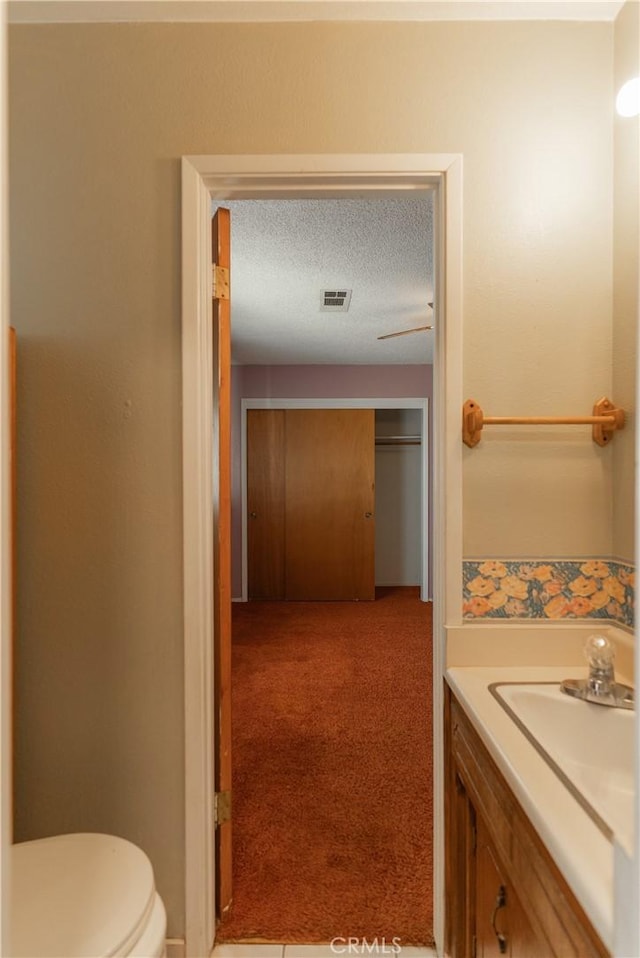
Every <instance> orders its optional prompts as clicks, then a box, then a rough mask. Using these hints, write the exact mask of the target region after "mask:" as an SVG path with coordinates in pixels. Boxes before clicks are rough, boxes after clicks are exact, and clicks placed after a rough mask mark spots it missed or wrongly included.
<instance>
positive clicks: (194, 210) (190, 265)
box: [182, 153, 462, 958]
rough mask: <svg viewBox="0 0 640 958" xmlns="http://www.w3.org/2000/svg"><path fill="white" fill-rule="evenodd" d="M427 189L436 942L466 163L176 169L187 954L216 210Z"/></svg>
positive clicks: (264, 162) (453, 581) (209, 917)
mask: <svg viewBox="0 0 640 958" xmlns="http://www.w3.org/2000/svg"><path fill="white" fill-rule="evenodd" d="M421 189H431V190H435V198H436V202H435V226H436V247H437V248H436V256H435V262H436V289H435V297H436V316H438V325H437V328H436V330H435V339H436V348H435V364H434V429H433V434H434V446H433V448H434V464H435V469H434V476H433V479H434V488H433V493H434V496H433V508H434V535H433V549H434V687H433V710H434V711H433V734H434V934H435V938H436V944H437V947H438V950H439V952H440V953H442V947H443V937H444V829H443V823H444V787H443V782H444V775H443V752H444V750H443V716H442V703H443V688H442V676H443V673H444V667H445V659H444V657H445V626H452V625H458V624H460V622H461V605H462V602H461V595H462V509H461V506H462V448H461V446H462V444H461V442H460V415H461V414H460V410H461V407H462V157H461V156H460V155H459V154H362V155H361V154H339V155H336V154H325V153H321V154H316V155H276V154H273V155H239V156H188V157H183V158H182V399H183V527H184V532H183V549H184V552H183V567H184V681H185V926H186V927H185V933H186V955H187V956H193V958H196V956H203V955H208V954H209V950H210V948H211V946H212V944H213V941H214V936H215V914H214V900H215V888H214V882H215V869H214V861H213V824H212V821H213V772H214V769H213V754H214V748H213V746H214V741H213V692H212V690H213V654H212V653H213V649H212V638H211V637H212V634H213V631H212V630H213V625H212V623H213V595H212V585H211V583H212V582H213V534H212V529H213V510H214V501H215V496H216V488H217V482H216V469H215V462H214V445H213V441H212V439H213V433H214V429H215V426H216V423H215V416H214V410H213V409H212V403H211V396H212V362H211V357H212V339H211V228H210V227H211V200H212V198H213V199H216V200H218V201H221V202H222V201H224V200H228V199H252V198H254V199H257V198H277V197H279V198H284V197H289V198H305V197H322V196H326V197H333V198H335V197H337V196H365V195H371V194H372V193H378V194H380V195H382V194H385V195H393V194H395V193H396V192H397V191H405V192H411V191H414V192H415V191H416V190H421Z"/></svg>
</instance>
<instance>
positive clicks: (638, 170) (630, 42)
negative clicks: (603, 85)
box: [613, 2, 640, 560]
mask: <svg viewBox="0 0 640 958" xmlns="http://www.w3.org/2000/svg"><path fill="white" fill-rule="evenodd" d="M614 49H615V60H614V90H615V91H616V92H617V91H618V90H619V89H620V87H621V86H622V84H623V83H625V82H626V80H629V79H631V78H632V77H634V76H638V75H639V74H640V4H638V3H637V2H633V3H630V2H628V3H626V4H625V5H624V7H623V8H622V10H621V12H620V14H619V15H618V18H617V20H616V24H615V48H614ZM639 130H640V123H639V121H638V119H637V118H636V119H629V118H626V117H620V116H617V115H616V117H615V123H614V234H613V236H614V246H613V266H614V269H613V389H614V397H613V398H615V401H616V402H617V403H620V404H621V405H623V406H624V407H625V408H626V409H628V410H629V411H630V415H629V419H628V424H627V427H626V428H625V431H624V432H623V433H621V434H620V436H619V437H617V438H616V442H615V448H614V449H613V453H614V456H613V469H614V474H613V552H614V555H617V556H620V557H621V558H624V559H630V560H633V558H634V545H635V543H634V534H633V532H634V514H635V510H634V495H635V477H636V472H635V462H634V452H635V443H634V431H635V429H636V426H637V416H636V410H635V396H636V375H637V339H638V320H639V313H638V281H639V277H638V263H639V261H640V244H639V242H638V218H639V216H640V136H639ZM618 438H619V439H620V441H618Z"/></svg>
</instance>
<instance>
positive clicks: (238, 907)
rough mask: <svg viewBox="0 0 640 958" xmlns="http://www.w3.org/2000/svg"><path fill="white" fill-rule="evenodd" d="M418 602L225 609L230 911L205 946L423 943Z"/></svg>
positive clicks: (425, 772)
mask: <svg viewBox="0 0 640 958" xmlns="http://www.w3.org/2000/svg"><path fill="white" fill-rule="evenodd" d="M431 676H432V671H431V604H430V603H423V602H420V599H419V593H418V590H417V589H413V588H398V589H379V590H377V597H376V601H375V602H249V603H245V604H235V605H234V607H233V821H234V825H233V843H234V844H233V847H234V866H233V881H234V894H233V905H232V908H231V911H230V913H229V914H228V915H227V916H225V918H224V919H223V921H222V923H221V927H220V928H219V930H218V935H217V940H219V941H226V942H229V941H250V940H262V941H273V942H299V943H301V942H327V941H330V940H331V939H332V938H334V937H335V936H342V937H345V938H348V937H366V938H368V939H371V938H374V937H376V936H377V937H378V938H380V937H385V938H386V939H387V940H390V939H391V938H393V937H396V938H400V939H401V941H402V944H404V945H429V944H432V942H433V923H432V868H433V866H432V834H431V830H432V791H433V789H432V760H431V742H432V726H431V698H432V696H431Z"/></svg>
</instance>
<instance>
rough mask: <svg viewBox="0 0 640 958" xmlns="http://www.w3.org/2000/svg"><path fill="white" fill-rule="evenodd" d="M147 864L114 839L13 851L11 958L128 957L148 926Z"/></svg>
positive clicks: (89, 837) (44, 843)
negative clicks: (61, 956)
mask: <svg viewBox="0 0 640 958" xmlns="http://www.w3.org/2000/svg"><path fill="white" fill-rule="evenodd" d="M154 896H155V884H154V879H153V869H152V867H151V862H150V861H149V859H148V858H147V856H146V855H145V853H144V852H143V851H142V849H140V848H138V847H137V846H136V845H133V844H132V843H131V842H129V841H126V840H125V839H124V838H118V837H116V836H114V835H101V834H93V833H86V834H85V833H83V834H77V833H74V834H70V835H55V836H53V837H52V838H41V839H37V840H35V841H31V842H20V843H18V844H16V845H13V846H12V849H11V927H12V933H11V934H12V951H11V954H12V955H13V956H15V958H33V956H34V955H38V956H39V958H49V956H51V958H53V956H56V958H58V956H60V955H64V956H65V958H112V956H118V958H119V956H122V955H127V954H128V953H129V951H130V950H131V948H132V947H133V945H134V944H135V942H136V941H137V939H138V938H139V937H140V935H141V934H142V931H143V929H144V927H145V925H146V923H147V921H148V920H149V916H150V914H151V911H152V909H153V903H154Z"/></svg>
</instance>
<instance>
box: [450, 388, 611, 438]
mask: <svg viewBox="0 0 640 958" xmlns="http://www.w3.org/2000/svg"><path fill="white" fill-rule="evenodd" d="M559 425H563V426H566V425H568V426H589V425H590V426H593V430H592V438H593V441H594V442H595V443H597V444H598V445H599V446H606V445H607V444H608V443H609V441H610V440H611V439H613V436H614V434H615V431H616V429H624V410H623V409H618V408H617V407H616V406H614V404H613V403H612V402H611V400H610V399H607V397H606V396H603V397H602V399H599V400H598V401H597V402H596V403H595V404H594V407H593V415H591V416H485V415H484V413H483V412H482V409H481V408H480V406H479V405H478V403H477V402H476V401H475V400H474V399H467V401H466V403H465V404H464V406H463V407H462V441H463V442H464V443H465V445H467V446H471V447H473V446H476V445H477V444H478V443H479V442H480V438H481V433H482V428H483V426H559Z"/></svg>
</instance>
